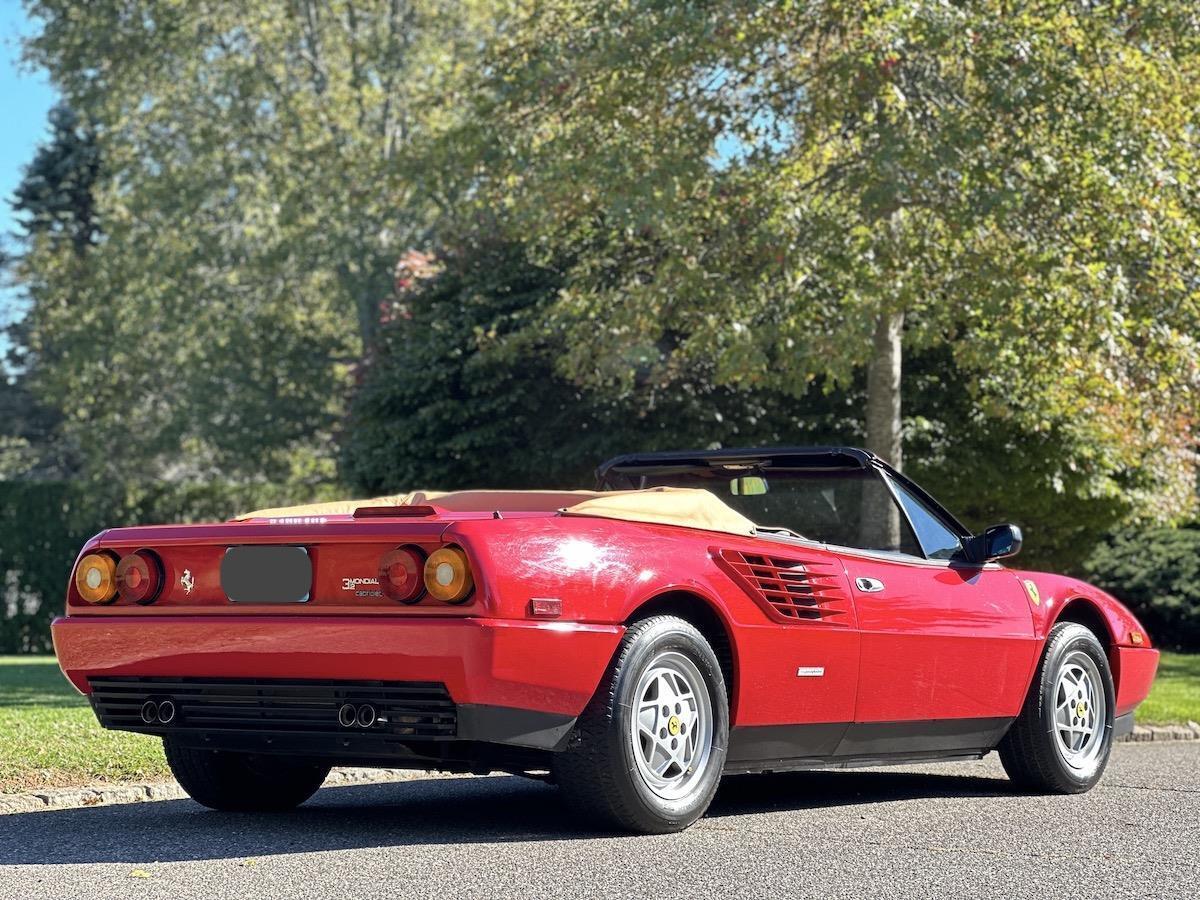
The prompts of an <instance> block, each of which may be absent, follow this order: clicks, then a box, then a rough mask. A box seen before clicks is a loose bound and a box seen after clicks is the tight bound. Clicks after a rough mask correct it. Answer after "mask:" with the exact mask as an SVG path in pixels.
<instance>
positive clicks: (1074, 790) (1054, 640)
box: [998, 622, 1115, 794]
mask: <svg viewBox="0 0 1200 900" xmlns="http://www.w3.org/2000/svg"><path fill="white" fill-rule="evenodd" d="M1080 654H1082V655H1083V656H1086V657H1087V658H1088V659H1090V660H1091V661H1092V664H1093V667H1094V673H1095V674H1096V675H1098V676H1099V681H1100V684H1099V692H1100V693H1101V694H1102V695H1103V700H1104V710H1103V715H1100V716H1097V717H1096V721H1095V723H1094V725H1095V728H1094V732H1095V733H1096V734H1097V735H1098V743H1097V744H1095V745H1094V747H1090V748H1089V757H1088V758H1087V759H1086V760H1082V761H1081V760H1075V761H1074V762H1073V761H1072V759H1071V758H1069V757H1070V756H1071V754H1070V752H1069V751H1068V749H1067V748H1066V747H1065V746H1064V744H1063V742H1062V741H1061V740H1060V738H1059V736H1058V734H1057V733H1056V732H1057V731H1059V729H1060V726H1059V725H1056V721H1055V716H1056V711H1057V702H1058V701H1059V699H1060V698H1061V697H1062V696H1064V693H1065V691H1064V693H1060V682H1059V679H1060V677H1061V675H1062V672H1063V669H1064V666H1066V665H1071V664H1072V661H1074V663H1075V664H1079V663H1083V660H1082V658H1081V656H1080ZM1083 665H1084V666H1085V667H1086V663H1083ZM1114 705H1115V691H1114V690H1113V679H1112V670H1111V669H1110V667H1109V664H1108V657H1107V656H1106V655H1105V653H1104V648H1103V647H1102V646H1101V645H1100V641H1099V640H1098V639H1097V638H1096V635H1095V634H1093V633H1092V632H1091V631H1090V630H1089V629H1087V628H1085V627H1084V626H1082V625H1077V624H1075V623H1074V622H1060V623H1059V624H1057V625H1055V626H1054V627H1053V628H1052V629H1051V630H1050V634H1049V635H1048V636H1047V638H1046V648H1045V650H1044V651H1043V652H1042V660H1041V663H1040V665H1039V666H1038V670H1037V674H1036V676H1035V677H1034V679H1033V684H1032V685H1031V686H1030V688H1029V696H1028V697H1026V698H1025V705H1024V707H1023V708H1022V709H1021V713H1020V715H1018V716H1017V720H1016V721H1015V722H1014V723H1013V725H1012V727H1011V728H1010V729H1009V731H1008V734H1006V735H1005V736H1004V739H1003V740H1002V741H1001V742H1000V746H999V748H998V749H999V751H1000V762H1001V763H1002V764H1003V765H1004V771H1005V772H1007V773H1008V777H1009V778H1011V779H1012V780H1013V782H1014V783H1015V784H1016V785H1017V786H1018V787H1021V788H1025V789H1027V790H1033V791H1041V792H1047V793H1054V794H1080V793H1083V792H1084V791H1087V790H1090V789H1091V788H1092V786H1093V785H1095V784H1096V782H1097V781H1099V780H1100V776H1101V775H1102V774H1104V768H1105V766H1106V765H1107V764H1108V757H1109V754H1110V753H1111V752H1112V741H1113V716H1114ZM1083 709H1084V711H1085V713H1086V710H1087V707H1086V704H1085V706H1084V707H1083ZM1072 715H1074V713H1072V712H1070V707H1068V713H1067V716H1068V718H1069V717H1070V716H1072ZM1101 729H1102V730H1101Z"/></svg>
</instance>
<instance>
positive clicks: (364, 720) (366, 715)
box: [358, 703, 375, 728]
mask: <svg viewBox="0 0 1200 900" xmlns="http://www.w3.org/2000/svg"><path fill="white" fill-rule="evenodd" d="M374 724H375V707H373V706H372V705H371V704H370V703H364V704H363V705H362V706H360V707H359V708H358V727H359V728H370V727H371V726H372V725H374Z"/></svg>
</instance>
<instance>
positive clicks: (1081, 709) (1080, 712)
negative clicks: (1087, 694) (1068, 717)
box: [1075, 700, 1087, 719]
mask: <svg viewBox="0 0 1200 900" xmlns="http://www.w3.org/2000/svg"><path fill="white" fill-rule="evenodd" d="M1085 713H1087V704H1086V703H1084V702H1083V701H1082V700H1080V701H1079V703H1078V704H1077V705H1076V707H1075V715H1077V716H1079V718H1081V719H1082V718H1083V717H1084V714H1085Z"/></svg>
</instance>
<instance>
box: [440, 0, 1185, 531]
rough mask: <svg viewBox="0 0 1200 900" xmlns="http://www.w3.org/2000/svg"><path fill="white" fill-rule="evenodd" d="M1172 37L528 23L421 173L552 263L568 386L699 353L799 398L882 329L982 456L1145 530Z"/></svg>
mask: <svg viewBox="0 0 1200 900" xmlns="http://www.w3.org/2000/svg"><path fill="white" fill-rule="evenodd" d="M1198 42H1200V35H1198V32H1197V27H1196V24H1195V19H1194V10H1193V9H1192V4H1191V3H1185V2H1182V0H1175V2H1170V3H1163V4H1155V6H1154V9H1153V10H1149V9H1148V8H1147V7H1146V6H1145V5H1143V4H1130V3H1116V4H1108V5H1099V6H1097V5H1075V6H1050V7H1046V6H1034V5H1030V4H1015V5H1014V4H1011V3H999V2H988V3H973V4H948V3H944V2H911V0H906V2H888V0H879V2H869V3H866V4H863V3H861V2H844V0H828V2H821V3H806V4H795V3H790V2H782V0H780V2H766V3H763V2H752V3H751V2H734V3H729V2H721V3H716V2H701V3H692V4H663V3H659V2H655V0H628V2H623V3H592V2H583V0H557V2H551V3H538V4H529V5H523V6H521V8H520V9H519V10H518V12H517V13H515V14H514V16H513V21H512V22H510V23H508V25H507V26H506V27H505V28H504V29H502V31H501V35H500V39H499V40H498V41H497V42H496V44H495V46H494V48H493V50H492V53H491V56H490V64H489V65H488V66H486V67H484V68H483V69H482V70H481V77H480V80H479V85H478V91H477V94H476V102H477V105H478V106H477V109H478V111H477V113H476V114H475V115H474V116H472V117H471V118H470V119H469V120H467V121H466V122H465V124H464V125H463V126H462V127H459V128H456V129H452V130H450V131H449V132H448V133H447V134H446V135H445V136H444V140H443V141H442V142H441V143H440V144H435V145H433V147H432V149H431V150H430V151H429V153H428V163H429V166H430V168H431V169H433V170H434V171H443V172H446V171H447V166H446V163H450V166H449V171H448V172H447V174H444V175H442V176H441V178H442V180H443V181H444V182H447V183H453V182H454V179H456V178H461V175H460V173H461V172H462V171H463V170H464V165H463V161H464V159H466V160H470V161H472V163H473V165H472V166H470V167H466V169H467V171H469V172H470V173H471V179H472V181H471V185H472V189H473V196H474V197H475V198H477V200H478V203H479V204H480V205H482V206H485V207H487V208H489V209H493V210H499V211H502V213H503V223H504V226H505V227H506V228H509V229H511V233H513V234H520V235H521V236H522V238H523V239H524V240H527V241H528V245H529V246H530V247H531V248H533V252H534V255H535V258H537V259H539V260H542V261H545V260H547V259H566V260H570V264H569V266H568V267H567V269H566V271H564V273H563V287H562V289H561V290H560V291H559V296H558V299H557V301H556V302H555V303H554V304H553V306H551V307H549V308H548V309H547V311H546V315H545V317H544V318H543V320H541V321H539V322H537V323H535V324H534V325H533V326H532V327H534V328H550V329H552V330H555V331H557V332H561V333H562V335H563V337H564V346H565V348H566V350H565V353H564V354H563V355H562V356H561V357H560V358H559V360H558V362H557V364H556V367H557V368H558V370H559V371H561V372H563V373H564V374H565V375H566V376H568V377H570V378H571V379H573V380H574V381H577V382H579V383H582V384H588V385H592V386H596V387H604V388H610V389H615V390H618V391H622V390H629V389H630V388H631V386H633V385H636V384H637V383H638V382H639V381H643V380H646V379H647V378H649V379H651V380H655V381H658V382H660V384H664V385H665V384H670V383H671V382H672V375H673V373H674V372H677V371H686V370H687V369H688V367H689V365H690V364H691V363H692V362H694V361H697V360H705V361H707V362H711V364H712V367H713V378H714V381H715V383H716V384H717V385H738V386H746V387H752V388H756V387H759V386H768V387H771V388H773V389H775V390H778V391H781V392H784V393H789V394H791V395H793V396H796V397H798V398H799V397H801V396H804V395H805V394H806V393H807V392H808V391H809V389H810V387H811V385H812V384H813V383H814V381H815V380H817V379H823V383H824V384H825V385H827V386H833V385H840V386H848V385H851V384H853V383H854V381H855V379H856V378H858V377H859V376H858V371H859V370H860V368H861V367H862V366H863V365H864V364H865V363H866V362H867V361H868V359H869V358H870V355H871V353H872V344H871V334H872V330H873V328H874V325H875V322H876V321H877V319H878V318H879V317H880V316H881V315H884V314H887V313H890V312H903V313H904V314H905V322H906V331H905V334H904V343H905V346H906V348H907V349H908V351H909V352H910V353H914V352H916V353H920V352H923V351H926V350H933V349H937V348H948V349H949V350H950V352H951V353H952V354H953V360H954V369H955V370H956V371H957V372H958V373H960V375H961V376H962V385H963V390H964V391H966V392H967V393H968V394H969V396H970V399H971V402H972V406H973V409H974V410H976V411H977V412H978V413H980V414H983V415H986V416H988V417H990V418H993V419H995V420H997V421H999V422H1001V423H1004V424H1003V425H1002V426H1001V427H1000V429H999V430H1000V431H1001V432H1002V433H1004V434H1005V435H1009V434H1012V433H1014V432H1015V431H1019V432H1021V433H1023V434H1026V435H1032V436H1034V437H1033V439H1032V444H1034V445H1036V444H1039V443H1040V444H1042V445H1043V446H1053V447H1055V448H1061V449H1060V452H1059V455H1060V457H1063V458H1066V459H1068V460H1070V464H1071V465H1072V466H1075V470H1076V471H1078V473H1079V478H1078V479H1077V480H1078V481H1079V482H1080V483H1081V485H1080V487H1081V490H1082V492H1083V493H1084V494H1086V495H1088V496H1090V497H1093V498H1096V499H1097V500H1098V501H1099V502H1112V503H1115V504H1116V505H1118V506H1122V505H1123V506H1124V508H1125V509H1129V508H1138V509H1141V510H1146V511H1152V514H1153V515H1155V516H1157V517H1159V518H1161V519H1165V520H1170V519H1175V518H1179V517H1180V516H1182V515H1185V514H1186V513H1187V511H1188V510H1189V509H1190V508H1192V507H1193V506H1194V503H1195V491H1194V474H1195V458H1194V448H1193V443H1194V428H1195V426H1196V421H1197V408H1198V406H1200V400H1198V398H1200V348H1198V346H1197V343H1196V340H1195V335H1196V334H1197V333H1200V295H1198V293H1197V291H1196V288H1195V285H1196V284H1197V281H1198V278H1200V272H1198V271H1197V259H1198V254H1197V253H1196V249H1197V247H1198V246H1200V222H1198V220H1197V216H1196V209H1197V204H1196V195H1195V175H1194V173H1195V172H1196V171H1197V170H1198V168H1200V166H1198V163H1200V153H1198V146H1200V138H1198V135H1200V130H1198V129H1197V127H1196V126H1197V124H1198V123H1197V121H1196V111H1197V110H1198V109H1200V96H1198V93H1197V92H1198V89H1200V77H1197V76H1198V75H1200V53H1198V45H1200V44H1198ZM464 214H465V215H472V214H473V211H472V210H469V209H468V210H465V211H464ZM1050 468H1053V467H1050ZM1046 474H1047V475H1049V476H1050V477H1051V479H1053V473H1052V472H1048V473H1046ZM998 487H999V485H997V488H998ZM1040 487H1041V488H1042V489H1043V490H1045V491H1047V492H1048V495H1053V493H1054V492H1055V486H1054V484H1053V482H1052V480H1051V482H1050V483H1047V482H1042V483H1041V485H1040Z"/></svg>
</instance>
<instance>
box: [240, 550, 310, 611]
mask: <svg viewBox="0 0 1200 900" xmlns="http://www.w3.org/2000/svg"><path fill="white" fill-rule="evenodd" d="M312 580H313V570H312V559H311V558H310V557H309V555H308V550H307V549H305V548H304V547H276V546H270V547H267V546H247V547H230V548H229V549H228V550H226V551H225V557H224V558H223V559H222V560H221V589H222V590H223V591H224V592H225V596H226V597H228V598H229V599H230V600H231V601H233V602H234V603H304V602H305V601H307V600H308V598H309V594H310V593H311V592H312Z"/></svg>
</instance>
